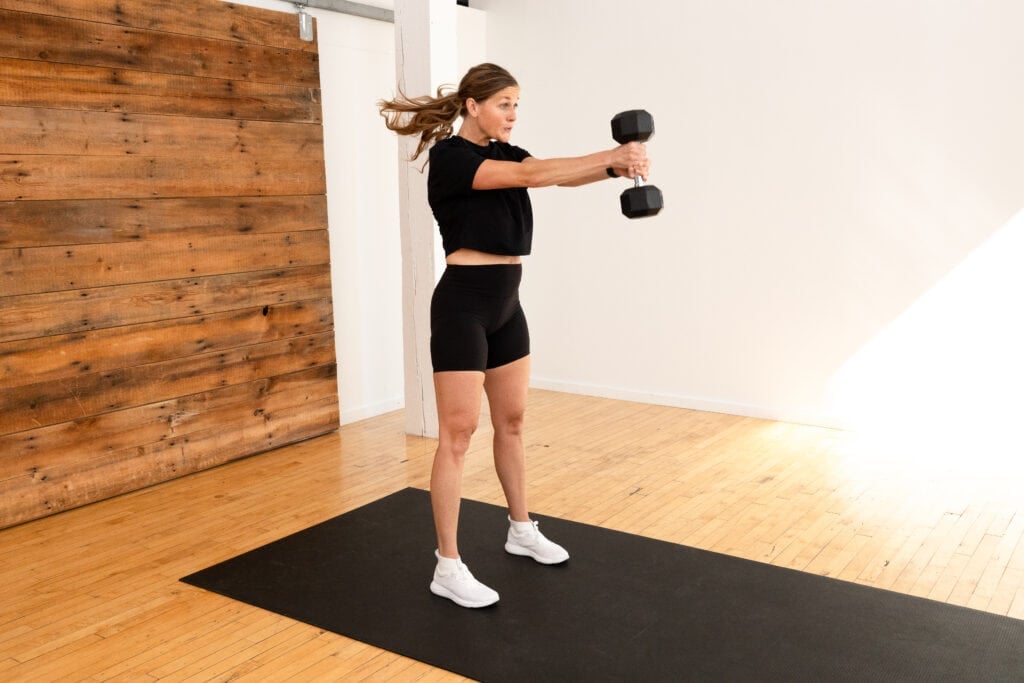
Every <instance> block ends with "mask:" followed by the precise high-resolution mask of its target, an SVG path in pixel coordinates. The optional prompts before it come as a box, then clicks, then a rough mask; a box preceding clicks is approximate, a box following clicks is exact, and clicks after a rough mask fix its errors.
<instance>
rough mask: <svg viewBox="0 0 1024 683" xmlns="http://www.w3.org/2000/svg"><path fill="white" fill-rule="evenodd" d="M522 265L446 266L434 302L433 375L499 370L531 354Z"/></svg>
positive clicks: (431, 339)
mask: <svg viewBox="0 0 1024 683" xmlns="http://www.w3.org/2000/svg"><path fill="white" fill-rule="evenodd" d="M522 277H523V266H522V264H518V263H517V264H507V265H506V264H502V265H493V266H447V267H446V268H445V271H444V274H443V275H442V276H441V281H440V282H438V283H437V288H436V289H435V290H434V296H433V298H432V299H431V300H430V359H431V363H432V365H433V367H434V372H445V371H448V370H478V371H480V372H483V371H485V370H489V369H491V368H497V367H500V366H502V365H506V364H507V363H511V362H512V361H516V360H519V359H520V358H524V357H526V356H528V355H529V354H530V331H529V329H528V328H527V326H526V315H525V314H524V313H523V307H522V306H521V305H520V304H519V282H520V281H521V280H522Z"/></svg>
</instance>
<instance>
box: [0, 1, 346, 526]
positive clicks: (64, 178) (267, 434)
mask: <svg viewBox="0 0 1024 683" xmlns="http://www.w3.org/2000/svg"><path fill="white" fill-rule="evenodd" d="M319 88H320V78H319V70H318V61H317V48H316V43H305V42H302V41H301V40H299V37H298V22H297V19H296V17H295V15H294V14H286V13H280V12H271V11H267V10H262V9H256V8H251V7H244V6H238V5H232V4H228V3H224V2H221V1H220V0H188V1H187V2H183V1H181V0H0V527H3V526H9V525H11V524H15V523H18V522H22V521H25V520H29V519H32V518H36V517H40V516H43V515H47V514H51V513H54V512H58V511H61V510H64V509H67V508H70V507H74V506H77V505H82V504H85V503H89V502H92V501H96V500H100V499H102V498H106V497H109V496H113V495H116V494H119V493H123V492H126V491H131V490H134V489H137V488H140V487H143V486H146V485H149V484H153V483H156V482H160V481H164V480H167V479H171V478H173V477H178V476H181V475H184V474H187V473H190V472H194V471H197V470H200V469H204V468H208V467H211V466H214V465H218V464H221V463H224V462H226V461H229V460H232V459H236V458H240V457H243V456H247V455H251V454H254V453H258V452H260V451H264V450H267V449H270V448H274V447H276V446H280V445H282V444H286V443H289V442H294V441H297V440H300V439H305V438H309V437H312V436H315V435H318V434H322V433H325V432H328V431H331V430H334V429H336V428H337V427H338V399H337V382H336V366H335V356H334V335H333V321H332V314H331V310H332V309H331V283H330V264H329V251H328V241H327V215H326V214H327V209H326V203H327V202H326V194H325V193H326V189H325V180H324V158H323V128H322V124H321V109H320V90H319Z"/></svg>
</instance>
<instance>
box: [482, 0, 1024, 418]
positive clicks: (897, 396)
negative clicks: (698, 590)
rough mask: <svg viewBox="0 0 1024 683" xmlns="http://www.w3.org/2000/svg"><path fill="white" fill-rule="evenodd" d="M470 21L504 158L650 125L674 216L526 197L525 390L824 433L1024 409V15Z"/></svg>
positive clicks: (919, 1) (881, 10) (849, 3)
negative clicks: (508, 82)
mask: <svg viewBox="0 0 1024 683" xmlns="http://www.w3.org/2000/svg"><path fill="white" fill-rule="evenodd" d="M473 5H474V7H478V8H481V9H483V10H485V11H486V12H487V26H488V35H487V47H488V56H489V58H490V59H491V60H492V61H496V62H498V63H501V64H503V65H505V66H506V67H508V68H509V69H510V70H511V71H512V72H513V73H514V74H515V75H516V77H517V78H518V79H519V81H520V84H521V86H522V99H521V102H520V111H519V117H520V118H519V123H518V124H517V129H516V131H515V133H514V135H513V142H514V143H516V144H519V145H521V146H523V147H526V148H527V149H528V150H530V151H531V152H532V153H533V154H535V155H536V156H538V157H545V156H547V157H551V156H562V155H574V154H580V153H585V152H590V151H594V150H596V149H599V148H604V147H609V146H611V145H612V144H613V143H612V141H611V138H610V133H609V124H608V121H609V119H610V117H611V116H612V115H613V114H614V113H616V112H617V111H620V110H624V109H631V108H646V109H648V110H649V111H651V112H652V113H653V115H654V118H655V122H656V128H657V132H656V135H655V137H654V138H653V139H652V140H651V142H650V144H649V146H648V149H649V153H650V155H651V157H652V159H653V163H654V168H653V173H652V178H651V181H652V182H653V183H654V184H656V185H658V186H659V187H661V189H662V191H663V192H664V194H665V203H666V208H665V209H664V211H663V212H662V214H661V215H660V216H658V217H655V218H648V219H642V220H637V221H628V220H626V219H625V218H622V217H621V216H620V215H619V210H618V201H617V195H618V193H619V192H620V191H621V190H622V189H624V188H625V186H626V184H625V183H624V182H623V181H613V182H604V183H599V184H597V185H595V186H589V187H586V188H580V189H577V190H567V189H561V188H552V189H544V190H537V191H534V192H532V193H531V196H532V197H533V200H534V209H535V216H536V235H535V242H534V255H533V256H531V257H530V258H529V260H528V264H527V267H526V279H525V283H524V305H525V307H526V310H527V315H528V317H529V319H530V323H531V332H532V336H533V341H534V360H533V367H534V380H533V381H534V384H535V385H537V386H541V387H549V388H556V389H562V390H568V391H575V392H582V393H588V394H598V395H606V396H612V397H619V398H626V399H636V400H641V401H650V402H656V403H664V404H669V405H678V406H683V407H695V408H702V409H711V410H720V411H724V412H730V413H738V414H746V415H753V416H765V417H772V418H779V419H784V420H792V421H805V422H811V423H817V424H844V425H845V424H852V423H855V422H856V421H857V419H858V418H863V417H865V416H867V417H868V418H871V419H875V420H878V419H887V418H886V417H885V415H883V413H885V414H888V415H892V414H893V413H899V412H900V411H903V413H904V415H905V414H906V413H907V411H908V409H909V408H911V407H912V406H914V405H927V406H928V407H929V409H931V410H939V409H940V408H941V410H939V412H938V413H934V412H933V413H930V418H929V419H931V420H932V424H939V425H942V424H944V422H943V421H944V420H945V419H947V416H948V419H950V420H954V419H956V415H957V414H960V413H959V412H958V411H962V410H964V409H965V408H968V407H970V406H974V407H975V409H974V410H971V414H972V415H976V416H980V414H981V413H982V412H983V411H982V410H978V409H976V408H977V406H978V404H979V402H982V403H983V404H984V406H985V408H986V409H987V408H992V407H994V406H997V405H998V406H999V408H1000V412H999V414H1000V415H1001V416H1002V415H1005V414H1012V413H1013V412H1014V411H1017V413H1018V414H1019V412H1020V409H1021V408H1024V403H1022V399H1021V396H1020V392H1019V391H1015V392H1013V393H1011V392H1008V391H1006V390H1007V389H1010V388H1012V387H1014V386H1016V387H1018V388H1019V387H1020V386H1021V385H1022V382H1024V366H1022V362H1021V360H1020V356H1021V354H1020V352H1019V351H1018V350H1014V349H1019V348H1022V346H1021V345H1016V346H1015V345H1014V343H1012V342H1016V341H1024V335H1022V333H1021V330H1020V325H1019V324H1018V323H1017V320H1018V319H1019V313H1018V312H1017V311H1018V310H1019V308H1020V304H1019V303H1018V301H1017V299H1019V293H1020V292H1021V291H1024V287H1020V286H1019V285H1020V284H1021V276H1020V275H1016V274H1015V272H1019V271H1020V270H1021V268H1020V266H1019V265H1018V264H1017V263H1016V261H1017V260H1018V259H1019V257H1020V254H1021V253H1022V252H1021V251H1020V250H1019V247H1020V246H1021V242H1022V240H1021V239H1020V235H1021V233H1022V231H1024V218H1021V216H1022V214H1019V213H1018V212H1020V211H1021V209H1022V207H1024V189H1022V182H1024V126H1021V125H1020V122H1021V121H1024V94H1022V93H1024V88H1022V87H1021V86H1022V84H1024V40H1021V39H1020V32H1019V30H1020V27H1021V26H1022V25H1024V3H1020V2H1016V1H1015V0H978V1H976V2H961V1H957V0H884V1H882V0H867V1H865V0H830V1H829V2H821V0H782V1H779V2H749V0H662V1H654V0H648V1H647V2H635V3H623V2H620V1H619V0H587V2H582V0H474V2H473ZM566 36H572V38H571V39H566ZM1015 216H1016V217H1017V218H1016V220H1014V217H1015ZM1013 247H1017V248H1018V249H1017V250H1016V251H1015V252H1011V253H1012V254H1013V256H1008V255H1007V253H1006V252H1007V249H1011V248H1013ZM965 268H967V269H968V270H967V273H966V274H965V273H964V272H963V271H964V269H965ZM972 273H973V277H972V275H971V274H972ZM963 280H971V282H972V284H973V285H975V286H976V289H975V290H973V291H970V294H968V291H969V289H968V287H967V285H965V284H964V283H963V282H962V281H963ZM951 281H952V282H953V284H952V285H950V284H949V283H950V282H951ZM936 297H940V298H938V299H936ZM949 301H953V302H957V303H948V302H949ZM925 303H926V309H925V311H924V312H920V309H921V306H922V305H925ZM979 306H980V307H981V308H980V309H979ZM968 313H969V314H970V315H967V316H966V317H957V316H961V315H966V314H968ZM944 315H945V316H949V315H952V316H953V317H951V318H950V317H944ZM979 326H980V329H981V330H984V332H979V331H978V330H979ZM967 327H970V329H972V330H975V332H973V333H971V334H969V335H967V336H964V335H963V334H960V333H962V332H963V331H964V330H965V328H967ZM993 339H999V340H1001V341H1000V342H999V343H993ZM924 359H927V360H924ZM980 362H984V367H983V368H982V369H981V370H978V364H979V363H980ZM908 367H913V369H914V371H913V372H912V373H909V372H907V370H906V369H907V368H908ZM976 371H978V372H981V373H983V376H984V377H985V378H986V381H984V382H980V381H978V377H977V374H976ZM951 378H956V379H958V380H961V381H959V382H952V381H950V380H951ZM963 380H966V381H968V384H967V385H966V386H965V385H964V383H963ZM972 381H973V384H972V383H970V382H972ZM879 406H884V410H881V409H879ZM1010 408H1012V410H1009V409H1010Z"/></svg>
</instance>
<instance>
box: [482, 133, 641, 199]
mask: <svg viewBox="0 0 1024 683" xmlns="http://www.w3.org/2000/svg"><path fill="white" fill-rule="evenodd" d="M649 166H650V162H649V161H648V159H647V150H646V147H645V146H644V144H643V143H640V142H630V143H627V144H625V145H619V146H618V147H615V148H613V149H609V150H605V151H603V152H595V153H593V154H587V155H584V156H579V157H564V158H559V159H536V158H534V157H527V158H526V159H524V160H523V161H522V162H516V161H495V160H494V159H487V160H485V161H484V162H483V163H482V164H480V167H479V168H478V169H477V171H476V175H475V176H474V177H473V189H474V190H497V189H501V188H505V187H549V186H551V185H563V186H567V187H573V186H578V185H586V184H587V183H592V182H595V181H598V180H601V179H604V178H607V177H608V174H607V169H608V168H614V169H615V171H616V173H618V174H619V175H622V176H626V177H629V178H632V177H634V176H636V175H639V176H640V177H642V178H644V179H645V180H646V179H647V170H648V168H649Z"/></svg>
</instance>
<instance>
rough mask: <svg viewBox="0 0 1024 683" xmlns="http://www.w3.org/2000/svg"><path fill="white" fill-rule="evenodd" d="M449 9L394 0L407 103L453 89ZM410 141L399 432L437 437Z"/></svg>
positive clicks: (421, 214)
mask: <svg viewBox="0 0 1024 683" xmlns="http://www.w3.org/2000/svg"><path fill="white" fill-rule="evenodd" d="M455 11H456V3H454V2H452V0H395V67H396V71H397V76H398V87H399V88H400V89H401V91H402V92H403V93H405V94H406V95H408V96H410V97H416V96H420V95H427V94H430V95H433V94H434V93H435V92H436V91H437V87H438V86H439V85H442V84H446V83H457V82H458V73H457V35H456V15H455ZM417 142H418V139H417V138H414V137H408V138H407V137H400V138H399V145H398V154H399V171H398V176H399V178H398V191H399V202H400V211H401V230H402V320H403V323H402V329H403V331H402V338H403V346H404V356H405V431H406V433H408V434H413V435H416V436H429V437H434V438H436V437H437V403H436V400H435V397H434V382H433V372H432V370H431V367H430V297H431V294H432V293H433V289H434V284H435V283H436V281H437V277H436V271H435V241H436V240H437V239H438V237H437V236H436V235H437V228H436V227H435V225H434V217H433V214H432V213H431V212H430V207H429V206H428V205H427V176H426V173H421V172H420V169H421V168H423V164H424V162H425V161H426V159H425V158H424V157H420V158H419V159H418V160H417V161H415V162H413V163H409V161H408V160H409V157H410V156H412V153H413V152H414V151H415V149H416V143H417Z"/></svg>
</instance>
